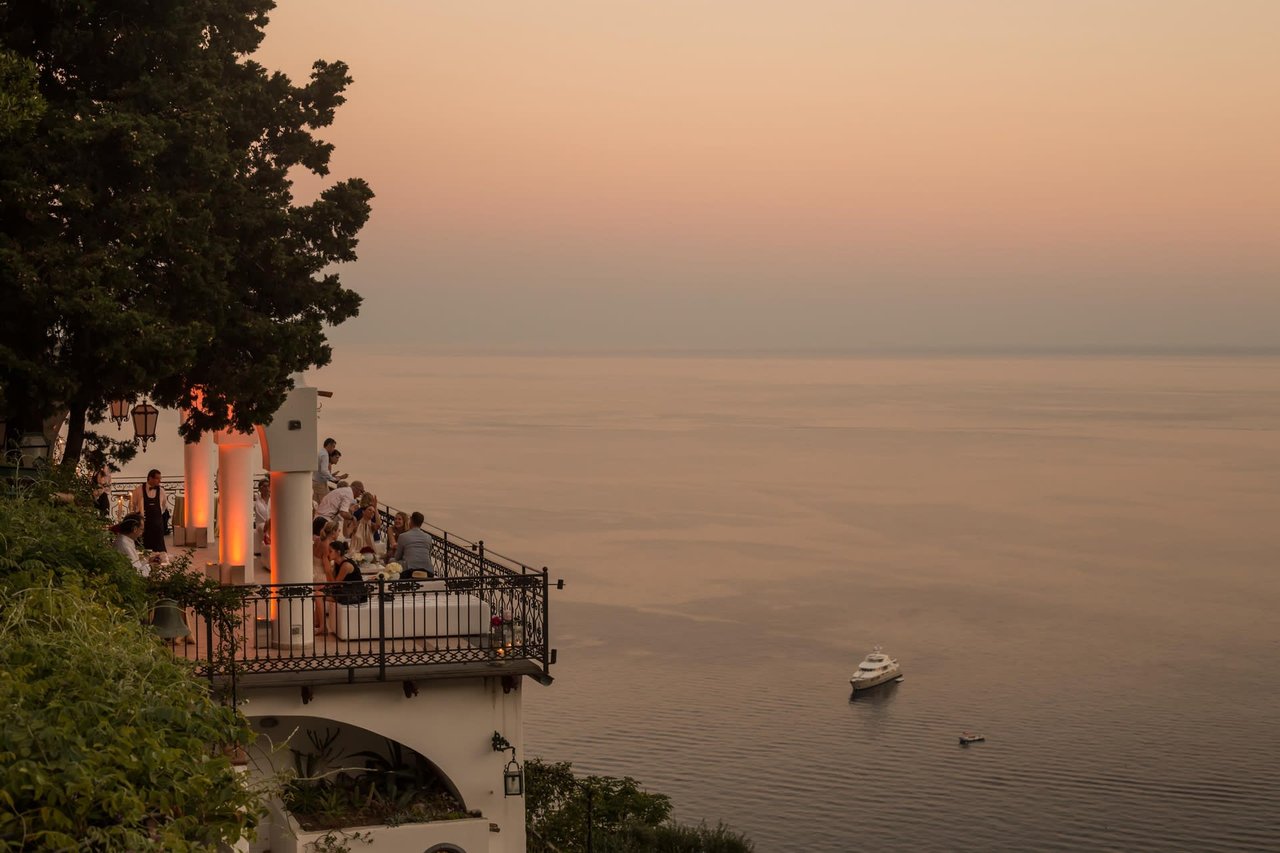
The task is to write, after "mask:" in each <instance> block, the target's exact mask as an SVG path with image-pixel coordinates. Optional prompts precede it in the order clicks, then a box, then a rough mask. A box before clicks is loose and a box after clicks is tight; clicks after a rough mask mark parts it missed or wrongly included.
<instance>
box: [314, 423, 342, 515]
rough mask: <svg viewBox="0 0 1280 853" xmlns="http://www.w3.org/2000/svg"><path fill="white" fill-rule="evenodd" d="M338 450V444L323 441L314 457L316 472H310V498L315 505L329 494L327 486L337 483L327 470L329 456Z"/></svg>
mask: <svg viewBox="0 0 1280 853" xmlns="http://www.w3.org/2000/svg"><path fill="white" fill-rule="evenodd" d="M337 449H338V442H336V441H334V440H333V439H332V438H326V439H325V440H324V446H323V447H321V448H320V453H319V455H318V456H316V470H314V471H312V472H311V497H312V498H314V499H315V501H316V503H319V502H320V501H322V500H324V499H325V497H326V496H327V495H328V494H329V486H331V485H334V484H336V483H337V482H338V478H337V477H335V476H334V475H333V472H332V471H330V470H329V454H330V453H332V452H333V451H335V450H337Z"/></svg>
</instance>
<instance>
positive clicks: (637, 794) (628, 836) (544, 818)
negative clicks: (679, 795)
mask: <svg viewBox="0 0 1280 853" xmlns="http://www.w3.org/2000/svg"><path fill="white" fill-rule="evenodd" d="M524 770H525V820H526V823H527V825H528V829H529V850H530V851H531V853H550V851H560V853H581V851H583V850H585V849H586V843H585V842H586V833H587V827H588V823H589V824H590V827H591V836H592V841H593V847H594V849H595V850H598V851H600V853H654V851H659V853H749V851H751V850H752V849H753V847H752V844H751V842H750V841H749V840H748V839H746V838H745V837H744V836H742V835H740V834H738V833H735V832H733V831H732V830H730V829H728V828H727V827H725V826H717V827H716V828H715V829H709V828H707V827H705V826H696V827H691V826H681V825H680V824H676V823H673V822H672V821H671V798H670V797H668V796H666V795H665V794H657V793H652V792H649V791H645V790H643V789H642V788H641V787H640V783H639V782H637V781H636V780H635V779H632V778H631V777H629V776H627V777H624V778H621V779H619V778H616V777H613V776H575V775H574V773H573V765H572V764H570V763H569V762H567V761H557V762H545V761H542V760H541V759H537V758H534V759H530V760H529V761H527V762H525V766H524ZM588 803H589V804H590V805H588ZM588 808H589V809H590V819H589V820H588Z"/></svg>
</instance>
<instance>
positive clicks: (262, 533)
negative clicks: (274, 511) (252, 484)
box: [253, 477, 271, 557]
mask: <svg viewBox="0 0 1280 853" xmlns="http://www.w3.org/2000/svg"><path fill="white" fill-rule="evenodd" d="M270 530H271V481H270V480H269V479H267V478H266V477H263V478H262V481H261V482H260V483H258V492H257V494H256V495H254V497H253V556H255V557H261V556H262V555H263V553H264V552H265V551H266V549H267V547H268V546H269V545H270V544H271V533H270Z"/></svg>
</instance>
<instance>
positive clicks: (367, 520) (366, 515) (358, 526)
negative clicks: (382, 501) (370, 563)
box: [347, 492, 382, 553]
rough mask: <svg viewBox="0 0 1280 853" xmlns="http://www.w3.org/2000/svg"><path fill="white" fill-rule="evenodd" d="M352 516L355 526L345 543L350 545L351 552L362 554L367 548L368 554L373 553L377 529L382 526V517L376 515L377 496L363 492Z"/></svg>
mask: <svg viewBox="0 0 1280 853" xmlns="http://www.w3.org/2000/svg"><path fill="white" fill-rule="evenodd" d="M352 515H353V516H354V517H355V524H354V526H353V527H352V529H351V532H350V533H349V534H347V541H348V542H350V543H351V550H352V551H357V552H364V550H365V549H366V548H367V549H369V553H374V552H375V549H374V546H373V543H374V541H375V537H376V536H377V533H378V529H379V528H380V527H381V526H382V516H381V515H379V514H378V498H377V496H376V495H374V494H372V493H371V492H365V493H364V494H363V495H361V496H360V505H359V507H358V508H357V509H356V510H355V512H354V513H352Z"/></svg>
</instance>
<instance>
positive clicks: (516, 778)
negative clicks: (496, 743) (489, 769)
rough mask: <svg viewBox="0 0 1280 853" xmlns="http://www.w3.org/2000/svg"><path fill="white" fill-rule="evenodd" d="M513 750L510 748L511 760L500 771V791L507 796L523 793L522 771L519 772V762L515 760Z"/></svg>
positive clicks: (518, 795)
mask: <svg viewBox="0 0 1280 853" xmlns="http://www.w3.org/2000/svg"><path fill="white" fill-rule="evenodd" d="M515 752H516V751H515V750H514V749H513V750H511V760H510V761H508V762H507V767H506V769H505V770H503V771H502V793H503V794H504V795H506V796H508V797H520V796H523V795H524V773H522V772H521V770H520V764H519V762H517V761H516V755H515Z"/></svg>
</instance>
